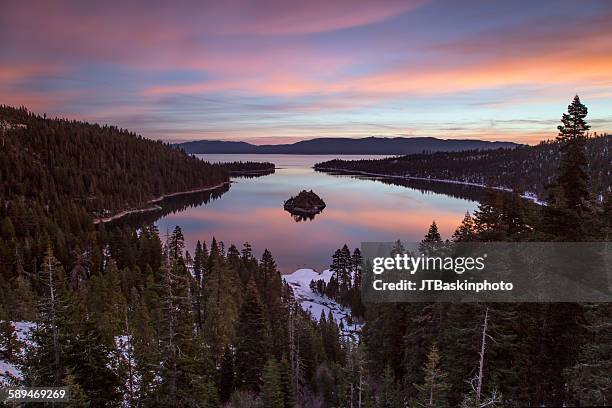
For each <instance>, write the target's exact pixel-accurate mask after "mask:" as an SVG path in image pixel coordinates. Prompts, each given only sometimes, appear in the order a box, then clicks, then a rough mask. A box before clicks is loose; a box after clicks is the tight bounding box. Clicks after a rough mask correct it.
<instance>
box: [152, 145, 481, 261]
mask: <svg viewBox="0 0 612 408" xmlns="http://www.w3.org/2000/svg"><path fill="white" fill-rule="evenodd" d="M198 156H200V157H201V158H202V159H203V160H207V161H211V162H221V161H235V160H242V161H269V162H272V163H275V164H276V167H277V169H276V171H275V173H274V174H271V175H267V176H261V177H256V178H234V179H232V184H231V186H230V187H229V189H227V188H226V189H224V191H225V190H227V191H226V192H224V193H223V192H221V193H219V194H217V197H216V198H215V199H210V200H209V199H207V200H205V202H202V200H200V201H198V202H197V203H195V204H193V203H192V204H190V205H184V206H182V207H180V208H179V209H178V210H173V211H175V212H174V213H168V214H166V215H164V216H162V217H161V218H159V219H158V220H157V221H156V224H157V226H158V228H159V230H160V232H161V233H162V236H163V234H165V233H166V231H172V229H173V228H174V227H175V226H176V225H179V226H180V227H181V228H182V230H183V233H184V235H185V241H186V248H187V249H189V250H190V252H193V248H194V247H195V243H196V241H197V240H201V241H206V242H207V243H208V244H209V243H210V240H211V239H212V237H213V236H214V237H216V238H217V240H221V241H223V242H224V243H225V245H226V248H227V247H228V246H229V244H231V243H234V244H235V245H236V246H237V247H238V248H239V249H241V248H242V244H243V243H244V242H249V243H250V244H251V245H252V246H253V250H254V253H255V255H256V256H257V257H259V256H261V252H262V251H263V250H264V249H265V248H268V249H269V250H270V251H271V252H272V255H273V256H274V258H275V259H276V262H277V264H278V267H279V270H280V271H281V272H283V273H287V272H293V271H294V270H296V269H298V268H303V267H308V268H313V269H316V270H323V269H326V268H327V267H328V266H329V264H330V262H331V255H332V253H333V252H334V251H335V250H336V249H337V248H339V247H341V246H342V245H344V244H347V245H349V247H350V248H351V249H352V248H354V247H358V246H359V245H360V243H361V242H362V241H394V240H397V239H401V240H406V241H418V240H421V239H422V237H423V236H424V235H425V234H426V233H427V229H428V227H429V225H430V224H431V222H432V221H433V220H435V221H436V223H437V224H438V226H439V228H440V233H441V234H442V237H443V238H447V237H450V235H451V234H452V232H453V231H454V230H455V228H456V227H457V226H458V225H459V223H460V222H461V220H462V219H463V216H464V215H465V212H466V211H470V212H473V210H474V209H475V208H476V206H477V203H476V201H475V200H477V195H476V194H477V191H472V190H469V189H467V190H466V191H463V187H461V186H459V187H458V186H448V185H447V186H443V185H441V184H444V183H422V182H421V183H416V184H414V183H413V184H411V183H410V182H404V181H402V180H385V179H381V178H369V177H363V176H361V177H359V176H351V175H332V174H326V173H321V172H316V171H314V170H313V169H312V166H313V165H314V164H315V163H318V162H322V161H326V160H330V159H333V158H336V157H338V156H327V155H325V156H323V155H261V154H259V155H233V154H220V155H198ZM364 157H366V156H341V158H343V159H359V158H364ZM367 157H370V158H372V156H367ZM380 157H382V156H380ZM393 183H395V184H393ZM303 189H305V190H310V189H312V190H313V191H314V192H315V193H317V194H318V195H319V196H320V197H321V198H322V199H323V200H324V201H325V202H326V204H327V207H326V208H325V209H324V210H323V212H322V213H320V214H318V215H316V216H315V218H314V219H313V220H306V221H301V222H296V221H295V220H294V218H293V217H292V216H291V214H289V213H288V212H286V211H285V210H284V209H283V203H284V201H285V200H286V199H288V198H289V197H291V196H294V195H296V194H297V193H299V192H300V191H301V190H303ZM445 189H446V190H445ZM453 189H454V190H453ZM457 189H458V190H457ZM455 190H457V191H455ZM468 190H469V191H468Z"/></svg>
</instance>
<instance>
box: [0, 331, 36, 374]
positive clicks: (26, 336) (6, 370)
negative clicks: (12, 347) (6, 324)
mask: <svg viewBox="0 0 612 408" xmlns="http://www.w3.org/2000/svg"><path fill="white" fill-rule="evenodd" d="M11 324H12V325H13V328H14V329H15V335H16V336H17V341H19V342H20V343H21V345H22V346H21V351H20V352H19V353H17V354H18V356H16V357H17V358H16V360H18V359H20V358H22V357H23V354H24V353H25V348H26V346H30V345H32V331H33V330H34V328H35V327H36V323H32V322H11ZM22 379H23V374H22V372H21V370H20V369H19V367H18V366H17V364H16V362H15V361H12V362H10V361H6V360H4V359H1V358H0V385H10V384H11V383H14V382H15V381H21V380H22Z"/></svg>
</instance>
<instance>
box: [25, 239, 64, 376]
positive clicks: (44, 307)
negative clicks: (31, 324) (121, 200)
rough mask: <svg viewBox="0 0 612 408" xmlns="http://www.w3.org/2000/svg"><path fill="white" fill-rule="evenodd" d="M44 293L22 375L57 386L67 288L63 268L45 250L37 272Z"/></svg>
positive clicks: (60, 366) (61, 374) (61, 369)
mask: <svg viewBox="0 0 612 408" xmlns="http://www.w3.org/2000/svg"><path fill="white" fill-rule="evenodd" d="M39 278H40V281H41V284H42V285H43V287H44V289H45V290H44V296H43V297H42V299H41V301H40V302H39V305H38V318H37V326H36V328H35V329H34V330H33V332H32V339H33V344H34V345H33V346H30V347H28V348H27V355H26V364H25V367H24V368H25V373H24V374H25V377H26V380H27V381H28V382H29V383H30V384H50V385H55V386H60V385H61V384H62V382H63V378H64V375H65V363H64V361H63V359H62V356H63V355H64V352H63V349H62V346H63V344H64V343H65V341H64V336H65V334H66V326H67V320H68V316H67V310H66V309H67V304H68V303H69V299H68V298H67V289H66V283H65V277H64V270H63V268H62V266H61V264H60V263H59V262H58V261H57V259H56V258H55V256H54V255H53V251H52V250H51V247H49V248H48V249H47V256H46V257H45V261H44V266H43V268H42V270H41V273H40V276H39Z"/></svg>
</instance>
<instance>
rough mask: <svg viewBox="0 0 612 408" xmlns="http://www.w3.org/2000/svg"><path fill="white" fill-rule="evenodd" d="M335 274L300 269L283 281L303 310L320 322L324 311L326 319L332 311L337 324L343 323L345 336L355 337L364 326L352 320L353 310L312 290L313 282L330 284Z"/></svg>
mask: <svg viewBox="0 0 612 408" xmlns="http://www.w3.org/2000/svg"><path fill="white" fill-rule="evenodd" d="M333 274H334V273H333V272H332V271H330V270H329V269H326V270H324V271H323V272H321V273H319V272H317V271H315V270H313V269H298V270H296V271H295V272H293V273H291V274H289V275H283V279H284V280H285V282H287V284H289V285H290V286H291V288H292V289H293V294H294V295H295V298H296V300H297V301H298V302H300V305H301V306H302V309H304V310H305V311H307V312H310V313H311V315H312V317H313V319H315V320H316V321H318V320H319V318H320V317H321V312H322V311H324V312H325V317H327V316H328V315H329V312H330V311H331V313H332V316H333V317H334V320H335V321H336V323H337V324H340V322H342V325H343V326H344V328H343V335H344V336H349V337H354V336H355V335H356V334H358V333H359V332H360V331H361V328H362V326H363V324H362V323H360V322H356V321H354V319H351V309H350V308H348V307H345V306H342V305H341V304H339V303H338V302H336V301H335V300H333V299H330V298H328V297H327V296H323V295H320V294H319V293H316V292H314V291H313V290H312V289H310V282H312V281H313V280H321V279H322V280H323V281H325V283H329V281H330V279H331V277H332V276H333ZM350 320H353V321H352V323H349V321H350Z"/></svg>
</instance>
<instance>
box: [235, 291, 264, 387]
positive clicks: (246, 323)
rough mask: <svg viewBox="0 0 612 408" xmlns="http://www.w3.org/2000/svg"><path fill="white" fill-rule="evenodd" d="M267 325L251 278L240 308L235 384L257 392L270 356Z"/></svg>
mask: <svg viewBox="0 0 612 408" xmlns="http://www.w3.org/2000/svg"><path fill="white" fill-rule="evenodd" d="M267 334H268V332H267V327H266V319H265V316H264V312H263V309H262V306H261V302H260V300H259V295H258V293H257V286H256V285H255V283H254V282H253V281H251V282H249V284H248V286H247V288H246V294H245V298H244V301H243V303H242V308H241V309H240V317H239V319H238V332H237V342H238V344H237V346H236V387H237V388H238V389H244V390H250V391H254V392H258V391H259V389H260V387H261V374H262V372H263V367H264V364H265V362H266V360H267V353H266V348H267V346H268V344H269V342H268V340H267V337H268V336H267Z"/></svg>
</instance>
